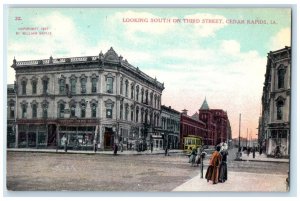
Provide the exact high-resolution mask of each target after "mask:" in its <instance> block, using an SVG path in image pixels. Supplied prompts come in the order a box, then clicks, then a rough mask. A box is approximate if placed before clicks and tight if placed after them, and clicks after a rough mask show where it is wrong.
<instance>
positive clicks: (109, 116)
mask: <svg viewBox="0 0 300 201" xmlns="http://www.w3.org/2000/svg"><path fill="white" fill-rule="evenodd" d="M106 118H110V119H111V118H112V106H111V105H108V106H107V107H106Z"/></svg>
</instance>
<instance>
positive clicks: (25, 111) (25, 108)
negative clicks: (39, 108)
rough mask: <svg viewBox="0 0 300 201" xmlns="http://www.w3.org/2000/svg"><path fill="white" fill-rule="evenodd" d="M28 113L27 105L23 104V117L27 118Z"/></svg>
mask: <svg viewBox="0 0 300 201" xmlns="http://www.w3.org/2000/svg"><path fill="white" fill-rule="evenodd" d="M26 113H27V107H26V105H23V106H22V118H26Z"/></svg>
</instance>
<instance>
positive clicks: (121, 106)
mask: <svg viewBox="0 0 300 201" xmlns="http://www.w3.org/2000/svg"><path fill="white" fill-rule="evenodd" d="M120 119H123V103H121V104H120Z"/></svg>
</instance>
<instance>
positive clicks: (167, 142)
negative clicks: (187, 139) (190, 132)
mask: <svg viewBox="0 0 300 201" xmlns="http://www.w3.org/2000/svg"><path fill="white" fill-rule="evenodd" d="M161 129H162V130H161V135H162V137H163V148H165V147H166V146H168V147H169V148H170V149H178V148H179V143H180V112H178V111H176V110H174V109H172V108H171V106H169V107H166V106H164V105H162V106H161Z"/></svg>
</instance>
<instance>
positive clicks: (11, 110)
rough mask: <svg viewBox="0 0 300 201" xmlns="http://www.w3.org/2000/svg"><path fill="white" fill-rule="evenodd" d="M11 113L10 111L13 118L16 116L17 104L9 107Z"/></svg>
mask: <svg viewBox="0 0 300 201" xmlns="http://www.w3.org/2000/svg"><path fill="white" fill-rule="evenodd" d="M9 111H10V112H9V113H10V118H11V119H13V118H15V106H14V105H11V106H10V108H9Z"/></svg>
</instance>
